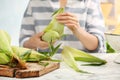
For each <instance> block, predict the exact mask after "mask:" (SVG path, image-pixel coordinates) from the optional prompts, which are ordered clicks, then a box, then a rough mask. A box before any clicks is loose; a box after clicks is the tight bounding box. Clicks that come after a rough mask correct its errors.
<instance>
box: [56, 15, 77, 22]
mask: <svg viewBox="0 0 120 80" xmlns="http://www.w3.org/2000/svg"><path fill="white" fill-rule="evenodd" d="M56 19H57V20H58V21H63V20H65V21H66V20H72V21H75V22H78V20H77V19H76V18H75V17H70V16H61V17H56Z"/></svg>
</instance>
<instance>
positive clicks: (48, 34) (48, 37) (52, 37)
mask: <svg viewBox="0 0 120 80" xmlns="http://www.w3.org/2000/svg"><path fill="white" fill-rule="evenodd" d="M59 38H60V35H59V34H58V32H56V31H52V30H49V31H47V32H46V33H45V34H44V36H43V37H42V39H44V40H47V42H51V40H52V41H53V42H54V41H55V40H57V39H59Z"/></svg>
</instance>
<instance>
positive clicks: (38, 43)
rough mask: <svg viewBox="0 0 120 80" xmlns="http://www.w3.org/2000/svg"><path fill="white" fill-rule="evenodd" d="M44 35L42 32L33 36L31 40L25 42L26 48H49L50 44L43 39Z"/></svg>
mask: <svg viewBox="0 0 120 80" xmlns="http://www.w3.org/2000/svg"><path fill="white" fill-rule="evenodd" d="M43 34H44V33H43V32H40V33H37V34H35V35H33V36H32V37H31V38H30V39H29V40H27V41H25V42H24V45H23V46H24V47H27V48H30V49H37V48H40V49H46V48H48V47H49V44H48V43H47V42H45V41H43V40H42V39H41V37H42V35H43Z"/></svg>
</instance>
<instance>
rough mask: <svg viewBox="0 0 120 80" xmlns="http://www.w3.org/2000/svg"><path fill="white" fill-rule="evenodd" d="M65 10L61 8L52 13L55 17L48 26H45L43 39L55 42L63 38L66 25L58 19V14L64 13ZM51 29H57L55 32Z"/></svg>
mask: <svg viewBox="0 0 120 80" xmlns="http://www.w3.org/2000/svg"><path fill="white" fill-rule="evenodd" d="M63 12H64V8H59V9H58V10H57V11H55V12H54V13H53V15H52V16H53V19H52V20H51V22H50V23H49V24H48V26H47V27H46V28H45V30H44V33H45V34H44V35H43V36H42V40H44V41H46V42H49V43H50V42H54V41H56V40H58V39H60V38H61V36H62V35H63V32H64V25H63V24H60V23H59V22H58V21H57V20H56V15H58V14H60V13H63ZM51 31H55V32H51ZM48 33H49V34H48ZM54 33H55V34H54Z"/></svg>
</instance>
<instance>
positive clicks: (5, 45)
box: [0, 30, 13, 57]
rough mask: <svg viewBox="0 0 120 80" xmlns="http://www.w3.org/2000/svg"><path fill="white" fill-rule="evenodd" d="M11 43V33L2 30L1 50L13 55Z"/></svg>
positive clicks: (0, 38)
mask: <svg viewBox="0 0 120 80" xmlns="http://www.w3.org/2000/svg"><path fill="white" fill-rule="evenodd" d="M10 43H11V39H10V36H9V34H8V33H7V32H6V31H4V30H0V52H2V53H5V54H6V55H8V56H10V57H11V56H12V53H13V52H12V49H11V47H10Z"/></svg>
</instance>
